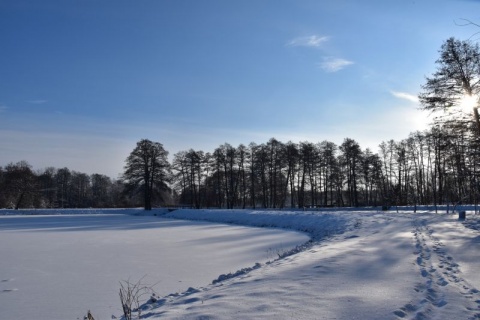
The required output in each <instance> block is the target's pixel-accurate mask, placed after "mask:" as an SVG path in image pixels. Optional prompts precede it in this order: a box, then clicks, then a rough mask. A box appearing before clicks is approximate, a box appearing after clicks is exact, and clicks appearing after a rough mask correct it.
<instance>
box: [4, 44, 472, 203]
mask: <svg viewBox="0 0 480 320" xmlns="http://www.w3.org/2000/svg"><path fill="white" fill-rule="evenodd" d="M439 53H440V58H439V59H438V60H437V61H436V63H437V67H438V69H437V71H436V72H435V73H433V75H432V76H431V77H427V79H426V83H425V84H424V85H423V86H422V92H421V93H420V95H419V99H420V102H421V105H422V108H423V109H425V110H431V111H432V112H434V113H435V114H437V117H436V118H435V119H434V122H433V124H432V126H431V127H430V129H428V130H426V131H423V132H414V133H411V134H410V135H409V137H408V138H406V139H403V140H400V141H394V140H389V141H384V142H382V143H381V144H380V145H379V151H378V152H377V153H374V152H372V151H371V150H370V149H368V148H367V149H362V148H361V147H360V145H359V143H358V142H357V141H355V140H354V139H351V138H346V139H344V141H343V142H342V143H341V144H340V145H337V144H335V143H333V142H330V141H322V142H318V143H313V142H307V141H305V142H299V143H294V142H291V141H288V142H281V141H278V140H277V139H275V138H271V139H270V140H269V141H268V142H265V143H262V144H256V143H253V142H252V143H250V144H249V145H243V144H240V145H239V146H237V147H234V146H232V145H230V144H228V143H225V144H223V145H220V146H219V147H217V148H216V149H215V150H214V151H213V152H205V151H202V150H193V149H190V150H185V151H180V152H177V153H176V154H174V155H173V158H172V161H171V163H170V162H169V161H168V151H166V150H165V149H164V148H163V145H162V144H161V143H159V142H152V141H150V140H147V139H143V140H141V141H139V142H138V143H137V146H136V147H135V149H134V150H133V151H132V153H131V154H130V155H129V157H128V158H127V159H126V165H125V171H124V173H123V175H122V177H121V178H120V179H119V180H116V181H113V180H111V179H109V178H108V177H106V176H103V175H91V176H88V175H85V174H82V173H78V172H75V171H70V170H68V169H67V168H63V169H54V168H47V169H45V170H44V171H42V172H36V173H34V172H33V171H32V170H31V168H30V166H29V165H28V163H26V162H24V161H22V162H19V163H16V164H13V163H12V164H9V165H7V166H6V167H5V168H0V190H1V191H2V192H1V193H0V207H17V208H18V207H21V206H23V207H28V206H33V207H119V206H121V207H128V206H138V205H143V206H144V207H145V209H147V210H149V209H151V208H152V207H153V206H159V205H176V206H188V207H195V208H211V207H216V208H285V207H289V208H304V207H342V206H353V207H356V206H382V207H390V206H392V205H417V204H418V205H426V204H434V205H436V204H445V203H460V202H469V203H477V201H478V198H479V166H480V163H479V155H480V150H479V149H480V143H479V137H480V121H479V116H478V98H477V97H478V95H479V94H480V49H479V47H478V45H476V44H473V43H471V42H469V41H460V40H456V39H454V38H450V39H448V40H447V41H445V43H444V44H443V45H442V47H441V49H440V51H439ZM469 97H475V101H474V104H473V105H472V106H471V107H469V108H470V109H464V108H463V109H462V107H464V106H463V104H464V103H465V101H466V98H469ZM470 100H471V99H470Z"/></svg>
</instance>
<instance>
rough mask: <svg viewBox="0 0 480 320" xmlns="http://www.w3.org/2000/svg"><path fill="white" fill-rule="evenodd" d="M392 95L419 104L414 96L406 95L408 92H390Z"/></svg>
mask: <svg viewBox="0 0 480 320" xmlns="http://www.w3.org/2000/svg"><path fill="white" fill-rule="evenodd" d="M390 93H391V94H392V95H393V96H394V97H396V98H399V99H403V100H408V101H410V102H414V103H418V97H417V96H415V95H413V94H410V93H406V92H399V91H390Z"/></svg>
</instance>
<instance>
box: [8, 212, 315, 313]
mask: <svg viewBox="0 0 480 320" xmlns="http://www.w3.org/2000/svg"><path fill="white" fill-rule="evenodd" d="M0 212H1V211H0ZM4 213H6V212H5V211H4ZM37 213H38V212H37ZM40 213H41V212H40ZM308 240H309V238H308V236H306V235H305V234H302V233H298V232H292V231H285V230H278V229H265V228H263V229H260V228H247V227H241V226H231V225H230V226H229V225H224V224H213V223H206V222H198V221H197V222H192V221H181V220H172V219H164V218H157V217H138V216H126V215H116V214H109V215H91V214H90V215H85V214H76V215H55V216H44V215H43V216H37V215H36V216H0V319H2V320H21V319H24V320H32V319H36V320H43V319H45V320H47V319H53V320H65V319H83V316H84V315H86V313H87V310H91V311H92V313H93V315H94V316H95V319H97V320H98V319H100V320H101V319H111V316H112V315H115V316H117V317H119V316H120V315H121V313H122V312H121V305H120V300H119V297H118V290H119V287H120V286H119V281H120V280H127V279H130V280H131V281H132V282H136V281H138V280H139V279H140V278H142V277H143V276H145V278H144V279H143V280H142V281H143V282H144V283H147V284H155V283H157V282H158V284H157V285H156V286H155V287H154V289H155V291H156V292H157V293H158V294H160V295H167V294H170V293H176V292H183V291H186V290H187V289H188V288H189V287H201V286H204V285H207V284H209V283H210V282H211V281H212V280H213V279H215V278H217V277H218V276H219V275H220V274H222V273H228V272H234V271H236V270H238V269H240V268H245V267H251V266H253V265H254V264H255V263H256V262H259V263H264V262H266V261H267V260H268V259H271V257H273V256H274V255H275V254H276V252H277V251H284V250H287V249H289V248H292V247H295V246H296V245H298V244H301V243H304V242H306V241H308ZM147 298H148V297H147Z"/></svg>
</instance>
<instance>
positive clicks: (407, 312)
mask: <svg viewBox="0 0 480 320" xmlns="http://www.w3.org/2000/svg"><path fill="white" fill-rule="evenodd" d="M435 221H437V223H438V219H432V218H431V217H415V219H414V220H413V222H412V225H413V228H414V230H413V231H412V233H413V235H414V239H415V251H414V254H415V255H416V264H417V265H418V267H419V271H420V275H421V278H420V279H421V281H419V282H418V283H417V285H416V286H415V291H416V292H418V293H419V296H418V297H417V298H416V299H414V300H413V301H412V302H409V303H408V304H406V305H405V306H403V307H402V308H400V309H399V310H397V311H396V312H395V314H396V315H397V316H398V317H399V318H408V319H419V320H420V319H458V315H459V314H461V315H462V318H461V319H479V318H480V294H479V291H478V290H477V289H476V288H475V287H474V286H473V285H471V284H470V283H469V282H468V281H467V280H466V279H465V278H464V275H463V274H462V272H461V270H460V265H459V264H458V263H457V262H456V260H455V258H454V257H452V256H451V255H450V254H449V253H448V249H447V248H446V246H445V244H444V243H443V242H442V241H441V240H440V239H439V238H438V237H437V236H436V235H435V231H434V230H435V229H434V228H435V225H436V224H435ZM429 222H430V223H431V224H432V225H429ZM450 223H454V224H457V225H458V224H459V223H458V222H455V221H450ZM450 227H451V226H450ZM463 231H464V230H463ZM444 236H445V235H444ZM452 240H455V238H454V239H452ZM464 249H468V250H471V249H472V248H464ZM447 305H448V306H447Z"/></svg>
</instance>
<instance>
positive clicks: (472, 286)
mask: <svg viewBox="0 0 480 320" xmlns="http://www.w3.org/2000/svg"><path fill="white" fill-rule="evenodd" d="M427 209H428V210H427ZM429 209H430V208H422V211H417V213H413V211H412V210H410V209H409V210H401V209H400V210H399V212H398V213H397V212H396V211H395V210H393V211H390V212H381V211H377V210H375V209H366V210H362V211H354V210H343V211H335V210H323V211H318V212H317V211H264V210H257V211H254V210H177V211H173V212H171V213H165V212H164V211H158V212H155V211H154V212H153V214H157V215H161V216H162V218H161V219H160V218H158V217H151V218H150V219H152V220H150V221H151V222H150V223H152V224H155V223H158V224H161V221H164V220H163V219H164V218H168V219H175V220H165V221H169V222H170V223H180V220H179V219H182V220H186V222H187V223H188V224H190V225H189V226H188V225H187V228H190V227H192V226H196V224H195V223H196V222H192V220H206V221H211V222H212V221H215V222H219V223H230V224H236V225H245V226H257V227H279V228H287V229H291V230H298V231H303V232H306V233H308V234H309V235H310V236H311V237H312V239H313V241H311V242H309V243H307V244H306V245H304V246H302V247H301V250H300V252H297V253H295V254H291V255H287V256H285V257H283V258H281V259H277V260H275V261H273V262H271V263H264V262H262V263H261V266H260V267H254V265H255V264H254V263H252V264H250V265H249V266H250V267H251V268H248V272H247V271H246V270H243V271H241V272H237V276H236V277H230V275H229V273H232V274H233V273H235V271H236V270H238V269H241V268H242V267H241V266H239V267H238V268H236V269H235V268H233V269H230V270H225V268H223V271H221V270H219V269H216V270H215V272H217V273H216V276H214V277H211V279H209V280H208V281H205V280H206V277H203V278H202V279H201V281H200V282H202V281H204V282H202V283H201V284H198V285H189V286H188V287H192V288H190V289H188V290H185V289H186V287H187V286H185V287H183V289H184V291H183V292H181V289H174V290H172V291H171V292H170V293H172V294H168V295H167V294H164V295H163V297H162V298H160V299H158V300H157V301H156V302H148V303H145V304H144V305H143V307H142V318H147V319H155V318H163V319H382V320H383V319H418V320H419V319H480V308H479V307H480V292H479V291H478V290H477V289H478V288H480V272H478V270H480V258H479V252H480V231H479V230H480V219H479V218H480V217H479V216H475V215H474V214H473V212H472V211H468V212H467V220H466V221H465V222H461V221H458V216H457V215H455V214H445V211H439V213H438V214H435V213H434V212H433V211H429ZM442 209H445V208H442ZM449 209H451V208H449ZM467 209H468V208H467ZM470 209H471V208H470ZM133 213H135V212H133ZM136 213H140V211H138V212H136ZM126 218H130V219H143V218H144V217H126ZM17 219H19V218H17ZM131 221H135V220H131ZM131 223H133V222H131ZM0 224H1V225H0V228H1V229H0V230H1V231H2V232H0V248H2V249H1V250H0V253H2V257H3V251H2V250H3V247H4V244H2V243H3V242H4V241H5V239H4V238H2V237H4V235H2V233H4V230H7V231H8V230H9V229H8V228H7V229H5V227H4V226H3V220H2V219H0ZM205 226H206V228H208V229H213V230H215V229H217V227H214V228H210V227H207V226H210V225H208V224H207V225H205ZM70 227H72V228H75V227H74V226H70ZM231 227H232V228H236V227H234V226H231ZM92 228H94V227H93V226H91V225H89V224H88V223H86V224H85V226H84V228H80V229H86V230H90V231H89V232H88V233H90V232H92V231H91V229H92ZM119 228H120V227H119V226H116V227H113V228H112V229H119ZM152 228H153V227H152ZM218 228H220V227H218ZM101 229H103V230H104V231H105V230H108V229H110V228H108V227H105V226H104V227H102V228H100V230H101ZM127 229H129V228H127ZM135 229H139V230H137V231H140V230H141V233H143V232H146V231H148V230H149V228H145V229H143V228H135ZM163 230H164V229H162V232H163ZM165 230H166V229H165ZM213 230H210V231H208V235H204V236H205V238H202V240H200V239H197V241H201V242H202V243H203V245H204V246H206V247H209V248H210V246H217V247H218V246H221V245H222V244H223V240H222V239H221V238H218V237H211V234H212V232H213ZM247 230H250V229H247ZM262 230H265V231H269V230H271V229H262ZM14 231H15V232H12V233H11V234H18V239H17V240H18V241H20V242H21V243H22V246H25V245H26V244H27V243H26V241H25V240H20V239H21V235H22V233H23V232H24V230H23V228H22V227H21V226H20V227H15V228H14ZM25 231H26V234H28V233H31V232H33V231H32V230H28V231H27V230H25ZM49 232H51V231H49ZM64 232H66V231H64ZM109 238H110V237H108V236H105V239H104V241H106V240H108V239H109ZM174 239H178V238H177V237H174ZM12 240H13V239H12ZM237 240H238V241H242V240H246V238H245V237H244V235H243V234H242V233H241V234H240V235H239V236H238V237H237ZM8 241H11V240H8ZM111 241H119V239H113V240H111ZM234 241H235V240H234ZM254 242H255V241H254ZM292 244H293V243H292ZM270 247H271V246H270ZM212 250H217V249H212ZM247 251H248V250H247ZM267 251H268V250H267ZM269 252H270V254H271V256H270V258H271V259H273V258H275V256H276V255H277V254H282V253H284V252H285V250H278V249H275V250H269ZM16 254H17V253H13V255H16ZM142 254H143V256H142V257H138V258H135V259H136V260H137V261H135V263H134V264H133V265H130V267H131V268H132V269H133V270H135V268H140V267H141V266H142V265H146V264H150V263H152V261H153V260H154V259H153V256H154V255H155V249H154V248H153V247H152V246H149V247H148V249H145V248H144V249H143V250H142ZM236 254H237V253H236V252H233V253H232V255H236ZM248 254H250V253H248ZM272 256H273V257H272ZM129 259H130V260H132V257H130V256H127V257H126V258H125V261H129ZM2 260H3V259H2ZM251 261H252V262H253V261H255V262H260V261H259V259H258V258H255V259H253V260H251ZM263 261H265V260H263ZM91 263H92V262H91V261H90V262H88V263H86V264H85V265H84V268H86V267H87V266H89V265H90V264H91ZM153 263H158V262H155V261H153ZM70 264H71V262H70ZM212 265H216V263H213V264H212ZM257 266H258V265H257ZM107 267H108V266H107ZM107 267H106V266H103V268H107ZM252 267H253V268H252ZM12 268H13V269H12ZM212 268H213V266H212ZM4 269H5V267H4V262H1V260H0V272H2V273H3V270H4ZM220 269H222V268H220ZM11 270H15V267H11ZM97 272H98V273H101V272H102V271H101V270H100V267H99V269H98V271H97ZM85 273H86V274H90V275H91V274H92V272H89V273H88V272H85ZM105 274H108V272H106V273H105V272H104V273H103V275H102V276H99V275H98V274H96V275H95V278H99V277H103V276H105ZM0 276H3V277H4V279H5V280H7V281H4V282H0V310H2V311H3V306H2V305H1V304H2V303H3V302H2V300H3V298H4V297H5V296H9V297H10V296H13V294H18V293H20V289H19V290H18V291H16V292H15V291H6V292H4V293H2V292H1V290H2V289H3V290H5V289H4V288H7V289H8V288H18V287H14V286H13V284H14V283H15V281H17V280H14V281H8V279H10V277H12V278H14V277H13V276H4V275H3V274H1V275H0ZM192 277H193V278H195V275H192ZM167 278H168V277H167ZM214 279H218V280H222V281H212V280H214ZM173 280H175V279H173ZM161 281H164V280H161ZM162 283H163V282H161V284H162ZM160 287H161V285H160ZM53 291H55V290H53ZM178 292H179V293H178ZM160 296H162V294H160ZM46 297H48V296H46ZM32 299H34V298H33V295H31V296H29V298H27V301H22V302H19V303H18V304H17V305H16V308H19V309H20V311H22V309H23V308H24V307H25V306H32V305H33V302H32V301H31V300H32ZM29 300H30V301H29ZM62 301H64V300H60V302H57V303H55V302H54V301H51V302H50V305H49V306H50V308H51V309H52V308H55V307H57V306H58V303H62ZM89 308H90V309H91V310H92V312H93V314H94V316H95V308H94V307H89ZM116 315H120V313H117V314H116ZM1 317H2V316H1V315H0V318H1ZM50 319H55V317H50ZM96 319H105V318H102V317H98V318H96Z"/></svg>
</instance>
